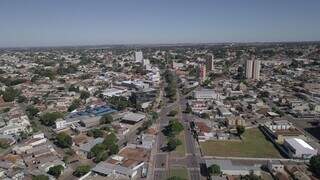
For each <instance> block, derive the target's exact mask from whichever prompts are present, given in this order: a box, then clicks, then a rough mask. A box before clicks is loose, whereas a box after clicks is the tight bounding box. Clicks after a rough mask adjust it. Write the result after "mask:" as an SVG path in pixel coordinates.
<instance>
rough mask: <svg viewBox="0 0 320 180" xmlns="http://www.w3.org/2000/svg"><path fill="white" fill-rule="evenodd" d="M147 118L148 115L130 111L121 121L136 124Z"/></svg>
mask: <svg viewBox="0 0 320 180" xmlns="http://www.w3.org/2000/svg"><path fill="white" fill-rule="evenodd" d="M145 118H146V116H145V115H144V114H139V113H133V112H128V113H126V114H125V115H124V116H123V117H122V120H121V122H123V123H128V124H135V123H137V122H140V121H142V120H143V119H145Z"/></svg>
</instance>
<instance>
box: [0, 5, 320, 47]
mask: <svg viewBox="0 0 320 180" xmlns="http://www.w3.org/2000/svg"><path fill="white" fill-rule="evenodd" d="M319 6H320V2H319V1H316V0H312V1H308V3H304V2H302V1H297V0H294V1H288V0H286V1H281V2H279V1H274V0H272V1H266V2H255V1H252V0H245V1H241V2H239V1H229V2H219V1H203V2H201V3H199V2H196V1H183V2H182V1H174V2H171V1H161V2H159V1H154V2H151V1H144V0H142V1H139V2H132V1H120V2H119V1H117V2H116V1H108V2H104V1H95V2H94V3H92V2H86V1H68V2H64V1H54V2H52V1H38V0H32V1H28V3H20V2H19V1H1V2H0V20H1V22H2V28H1V29H0V39H1V42H0V47H29V46H36V47H37V46H73V45H75V46H77V45H104V44H175V43H223V42H284V41H290V42H292V41H317V40H320V33H319V32H320V25H319V24H317V23H315V22H314V19H317V17H320V12H319V11H317V7H319Z"/></svg>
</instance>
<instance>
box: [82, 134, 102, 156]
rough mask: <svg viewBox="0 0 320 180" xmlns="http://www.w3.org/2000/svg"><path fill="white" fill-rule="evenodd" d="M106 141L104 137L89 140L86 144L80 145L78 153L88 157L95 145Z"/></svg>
mask: <svg viewBox="0 0 320 180" xmlns="http://www.w3.org/2000/svg"><path fill="white" fill-rule="evenodd" d="M103 141H104V139H103V138H100V137H99V138H96V139H93V140H90V141H88V142H87V143H85V144H81V145H80V146H79V149H78V151H77V154H79V155H81V156H82V157H85V158H87V157H88V155H89V153H90V151H91V149H92V148H93V146H95V145H97V144H100V143H102V142H103Z"/></svg>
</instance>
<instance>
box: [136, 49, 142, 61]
mask: <svg viewBox="0 0 320 180" xmlns="http://www.w3.org/2000/svg"><path fill="white" fill-rule="evenodd" d="M134 60H135V61H136V62H142V60H143V54H142V51H136V52H134Z"/></svg>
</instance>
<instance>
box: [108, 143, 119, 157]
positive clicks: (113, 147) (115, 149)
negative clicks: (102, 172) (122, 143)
mask: <svg viewBox="0 0 320 180" xmlns="http://www.w3.org/2000/svg"><path fill="white" fill-rule="evenodd" d="M108 148H109V155H113V154H117V153H118V152H119V146H118V144H116V143H113V144H110V145H109V147H108Z"/></svg>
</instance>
